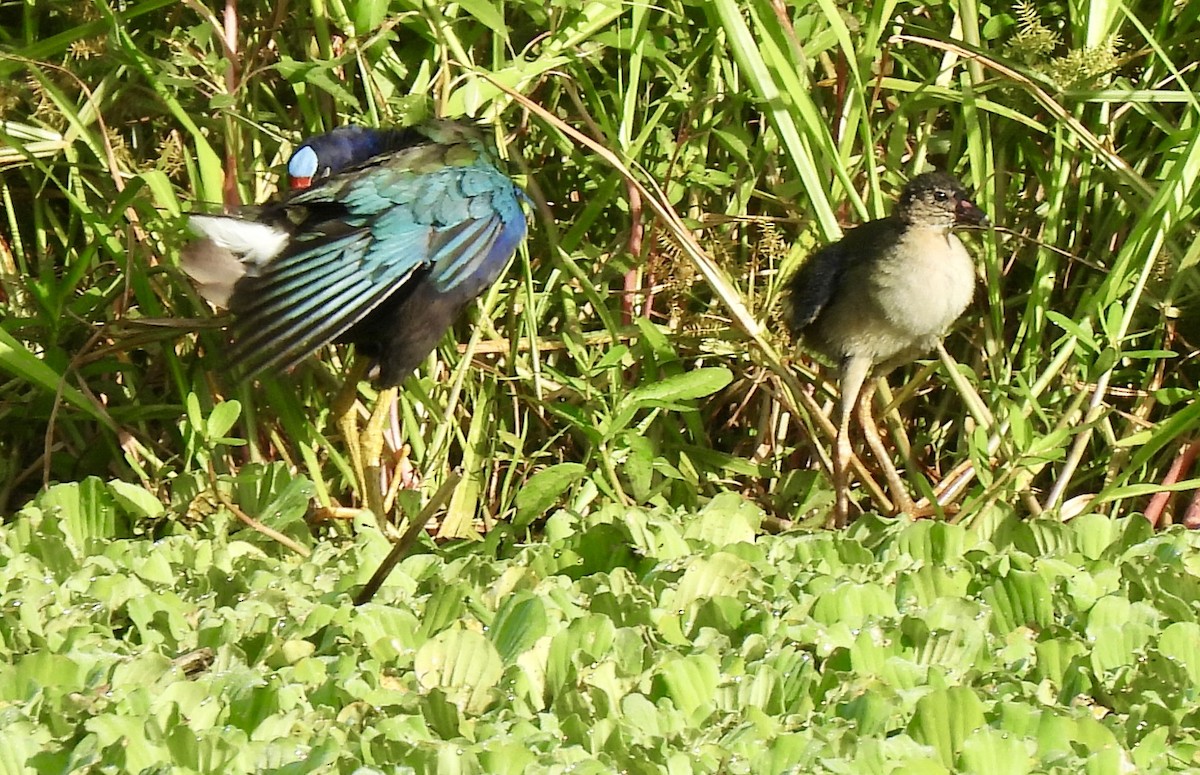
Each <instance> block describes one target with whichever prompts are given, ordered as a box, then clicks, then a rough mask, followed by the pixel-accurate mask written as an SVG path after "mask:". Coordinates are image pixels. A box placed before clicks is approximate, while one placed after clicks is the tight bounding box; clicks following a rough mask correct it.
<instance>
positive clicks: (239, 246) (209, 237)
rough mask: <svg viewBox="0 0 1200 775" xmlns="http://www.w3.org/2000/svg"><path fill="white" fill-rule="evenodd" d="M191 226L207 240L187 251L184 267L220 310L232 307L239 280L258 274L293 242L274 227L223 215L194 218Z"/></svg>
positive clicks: (284, 233) (202, 291)
mask: <svg viewBox="0 0 1200 775" xmlns="http://www.w3.org/2000/svg"><path fill="white" fill-rule="evenodd" d="M188 226H189V227H191V229H192V231H194V232H196V233H197V234H199V235H201V236H202V237H204V238H205V239H201V240H197V241H196V242H193V243H192V244H190V245H188V246H187V247H186V248H184V250H183V255H182V257H181V261H180V263H181V266H182V267H183V271H184V272H187V274H188V276H190V277H191V278H192V279H193V280H195V281H196V284H197V285H198V286H199V289H200V294H201V295H202V296H204V298H206V299H208V300H209V301H211V302H212V303H213V304H216V305H217V306H220V307H228V306H229V297H230V296H231V295H232V294H233V286H234V285H235V284H237V281H238V280H240V279H242V277H244V276H245V275H246V274H258V271H259V270H260V269H261V268H262V267H263V266H264V265H265V264H267V263H268V262H269V261H270V260H271V259H273V258H275V256H277V255H279V254H280V253H281V252H283V249H284V248H285V247H287V244H288V240H289V239H291V234H289V233H288V232H286V231H284V230H283V229H280V228H277V227H275V226H271V225H268V224H265V223H258V222H257V221H245V220H242V219H240V218H234V217H231V216H224V215H193V216H191V217H190V218H189V219H188Z"/></svg>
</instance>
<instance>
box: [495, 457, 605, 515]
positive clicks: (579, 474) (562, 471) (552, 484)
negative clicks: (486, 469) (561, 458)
mask: <svg viewBox="0 0 1200 775" xmlns="http://www.w3.org/2000/svg"><path fill="white" fill-rule="evenodd" d="M585 476H587V467H586V466H584V465H583V464H581V463H558V464H556V465H552V466H549V467H548V468H544V469H542V470H541V471H538V472H537V473H536V474H534V475H533V476H531V477H529V479H528V480H527V481H526V482H525V485H524V486H523V487H521V489H520V491H518V492H517V497H516V506H517V513H516V515H515V516H514V517H513V525H514V526H516V527H519V528H521V527H528V526H529V524H530V523H532V522H533V521H534V520H535V519H537V518H538V517H540V516H542V515H543V514H545V513H546V512H547V511H549V510H550V508H551V507H552V506H554V505H555V504H556V503H559V502H560V501H561V500H562V499H563V496H564V494H565V493H566V492H567V490H569V489H570V488H571V486H572V485H574V484H575V483H576V482H578V481H579V480H581V479H583V478H584V477H585Z"/></svg>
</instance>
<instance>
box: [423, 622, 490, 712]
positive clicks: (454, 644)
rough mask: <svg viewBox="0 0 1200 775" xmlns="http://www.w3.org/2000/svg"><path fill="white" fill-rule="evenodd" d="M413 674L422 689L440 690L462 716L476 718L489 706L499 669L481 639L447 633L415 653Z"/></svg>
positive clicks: (455, 631)
mask: <svg viewBox="0 0 1200 775" xmlns="http://www.w3.org/2000/svg"><path fill="white" fill-rule="evenodd" d="M413 670H414V671H415V674H416V677H417V680H418V681H419V682H420V684H421V687H422V688H423V689H425V690H426V691H429V690H432V689H440V690H441V691H443V692H444V693H445V694H446V696H447V697H448V698H450V699H451V701H453V702H454V703H455V704H456V705H457V706H458V707H459V708H460V709H461V710H462V711H463V712H464V713H469V714H478V713H481V712H483V710H484V709H485V708H486V707H487V705H488V704H490V703H491V702H492V700H493V693H492V689H493V688H495V686H496V684H497V683H499V681H500V675H501V673H502V671H503V665H502V663H501V660H500V654H499V653H498V652H497V651H496V648H495V647H494V646H493V645H492V643H491V641H490V640H488V639H487V638H486V637H485V636H483V635H480V634H479V633H477V632H471V631H470V630H462V629H450V630H444V631H442V632H440V633H438V634H437V635H435V636H434V637H432V638H430V639H429V640H428V641H426V642H425V643H424V644H423V645H422V646H421V648H419V649H417V655H416V657H415V659H414V661H413Z"/></svg>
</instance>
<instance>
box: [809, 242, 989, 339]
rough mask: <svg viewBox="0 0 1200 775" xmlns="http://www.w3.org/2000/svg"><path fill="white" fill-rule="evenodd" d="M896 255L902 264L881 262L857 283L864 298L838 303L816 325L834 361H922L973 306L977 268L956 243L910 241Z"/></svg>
mask: <svg viewBox="0 0 1200 775" xmlns="http://www.w3.org/2000/svg"><path fill="white" fill-rule="evenodd" d="M896 253H897V254H900V255H904V256H905V258H904V260H895V261H892V260H888V259H883V260H881V261H879V262H877V263H876V264H875V265H874V266H872V267H870V268H869V269H868V271H866V272H864V276H860V277H856V278H853V280H852V282H853V281H857V282H856V283H855V284H860V287H862V288H863V292H862V293H860V294H847V295H845V296H843V297H842V298H840V299H838V300H837V301H836V302H835V303H834V304H833V305H831V307H830V308H829V309H828V310H827V311H826V313H825V314H824V315H823V316H822V319H821V320H819V321H818V325H817V326H816V330H815V331H814V332H813V333H814V334H815V337H814V338H815V339H816V340H817V341H818V343H819V344H820V345H821V346H822V349H823V350H825V351H826V352H827V354H829V355H830V356H832V357H835V358H841V357H844V356H846V355H849V354H852V353H853V354H856V355H860V356H866V357H869V358H870V359H871V361H872V362H873V363H883V362H886V361H890V360H893V359H903V358H915V357H919V356H920V355H922V354H924V353H926V352H928V351H929V350H932V349H933V348H934V346H936V344H937V342H938V341H939V340H940V339H941V337H942V335H943V334H944V333H945V332H946V329H947V328H949V327H950V325H951V324H952V323H953V322H954V321H955V320H957V319H958V317H959V316H960V315H962V313H963V311H964V310H965V309H966V308H967V305H968V304H970V303H971V298H972V296H973V295H974V292H975V267H974V264H973V262H972V261H971V257H970V256H969V255H968V254H967V251H966V249H965V248H964V247H963V245H962V243H961V242H960V241H959V240H958V238H957V237H955V236H954V235H952V234H945V233H936V234H930V233H923V234H921V233H919V234H914V235H910V236H909V237H908V238H906V239H905V240H904V244H902V245H898V246H897V251H896ZM914 256H916V257H917V258H916V259H915V260H914ZM835 343H836V344H835Z"/></svg>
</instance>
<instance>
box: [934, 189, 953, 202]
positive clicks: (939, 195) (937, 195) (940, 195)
mask: <svg viewBox="0 0 1200 775" xmlns="http://www.w3.org/2000/svg"><path fill="white" fill-rule="evenodd" d="M933 198H934V200H936V201H938V202H945V201H946V200H947V199H949V198H950V195H949V194H947V193H946V192H945V191H934V192H933Z"/></svg>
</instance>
